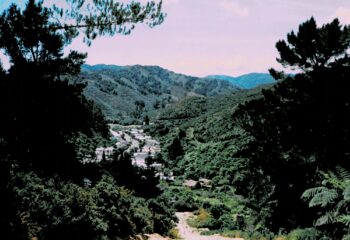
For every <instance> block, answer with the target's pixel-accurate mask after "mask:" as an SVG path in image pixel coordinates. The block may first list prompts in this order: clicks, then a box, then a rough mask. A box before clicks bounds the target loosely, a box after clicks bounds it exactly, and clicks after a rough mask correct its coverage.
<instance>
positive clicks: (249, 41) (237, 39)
mask: <svg viewBox="0 0 350 240" xmlns="http://www.w3.org/2000/svg"><path fill="white" fill-rule="evenodd" d="M51 1H53V0H51ZM57 1H58V0H57ZM59 1H61V0H59ZM142 1H145V0H142ZM9 2H14V1H13V0H0V9H1V10H2V9H4V8H5V7H6V6H8V4H9ZM18 2H23V1H18ZM164 12H166V13H167V18H166V19H165V21H164V23H163V24H162V25H160V26H158V27H156V28H154V29H149V28H147V27H146V26H143V25H139V26H137V27H136V30H135V31H134V32H133V33H132V34H131V35H129V36H120V35H118V36H115V37H108V38H107V37H105V38H99V39H97V40H95V41H94V42H93V43H92V46H91V47H87V46H85V45H83V43H82V42H81V41H75V42H73V44H72V48H73V49H77V50H80V51H84V52H88V54H89V55H88V58H87V63H89V64H97V63H105V64H117V65H134V64H141V65H159V66H161V67H164V68H167V69H170V70H173V71H175V72H180V73H184V74H190V75H196V76H205V75H209V74H226V75H233V76H236V75H240V74H244V73H249V72H267V69H268V68H270V67H278V66H279V65H278V64H277V63H276V61H275V59H276V57H277V52H276V50H275V43H276V41H277V40H279V39H282V38H284V37H285V36H286V34H287V33H288V32H290V31H291V30H292V29H296V28H297V27H298V25H299V24H300V23H301V22H303V21H305V20H307V19H309V18H310V17H311V16H314V17H315V19H316V21H317V22H318V23H320V24H321V23H325V22H328V21H330V20H332V19H333V18H334V17H339V18H340V20H341V22H342V23H347V24H350V0H164Z"/></svg>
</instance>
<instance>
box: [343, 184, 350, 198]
mask: <svg viewBox="0 0 350 240" xmlns="http://www.w3.org/2000/svg"><path fill="white" fill-rule="evenodd" d="M343 196H344V200H345V201H350V180H348V181H346V182H345V189H344V192H343Z"/></svg>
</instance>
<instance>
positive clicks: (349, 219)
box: [337, 214, 350, 227]
mask: <svg viewBox="0 0 350 240" xmlns="http://www.w3.org/2000/svg"><path fill="white" fill-rule="evenodd" d="M337 221H338V222H341V223H343V224H345V225H346V226H348V227H350V215H345V214H343V215H340V216H338V217H337Z"/></svg>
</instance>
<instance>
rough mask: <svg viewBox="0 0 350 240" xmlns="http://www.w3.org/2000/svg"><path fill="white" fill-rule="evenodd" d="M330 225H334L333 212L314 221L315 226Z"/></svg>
mask: <svg viewBox="0 0 350 240" xmlns="http://www.w3.org/2000/svg"><path fill="white" fill-rule="evenodd" d="M331 223H335V217H334V212H327V213H326V214H325V215H323V216H321V217H320V218H319V219H317V220H316V223H315V226H322V225H327V224H331Z"/></svg>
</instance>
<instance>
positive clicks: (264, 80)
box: [207, 73, 276, 89]
mask: <svg viewBox="0 0 350 240" xmlns="http://www.w3.org/2000/svg"><path fill="white" fill-rule="evenodd" d="M207 78H211V79H221V80H226V81H229V82H230V83H231V84H233V85H234V86H237V87H239V88H242V89H252V88H255V87H258V86H260V85H263V84H271V83H275V82H276V81H275V79H273V77H272V76H271V75H270V74H268V73H248V74H244V75H241V76H238V77H231V76H226V75H209V76H207Z"/></svg>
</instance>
